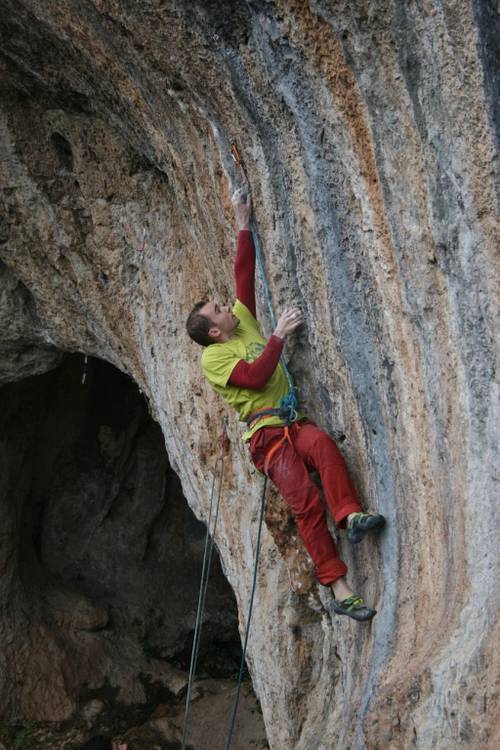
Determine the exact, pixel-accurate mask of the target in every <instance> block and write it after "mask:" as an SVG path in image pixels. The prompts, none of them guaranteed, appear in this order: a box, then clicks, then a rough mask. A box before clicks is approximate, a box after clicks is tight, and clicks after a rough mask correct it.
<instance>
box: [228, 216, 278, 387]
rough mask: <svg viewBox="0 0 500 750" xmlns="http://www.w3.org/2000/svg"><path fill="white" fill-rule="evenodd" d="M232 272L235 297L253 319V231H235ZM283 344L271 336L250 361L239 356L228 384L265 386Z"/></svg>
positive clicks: (254, 312) (254, 310)
mask: <svg viewBox="0 0 500 750" xmlns="http://www.w3.org/2000/svg"><path fill="white" fill-rule="evenodd" d="M234 275H235V278H236V296H237V298H238V299H239V300H240V302H243V304H244V305H245V307H247V308H248V309H249V310H250V312H251V313H252V315H253V316H254V318H255V317H256V307H255V247H254V244H253V237H252V232H251V231H250V230H248V229H242V230H241V231H240V232H239V233H238V243H237V248H236V258H235V261H234ZM283 346H284V341H283V339H280V338H279V337H278V336H274V335H273V336H271V338H270V339H269V341H268V342H267V344H266V346H265V348H264V351H263V352H262V354H261V355H260V356H259V357H257V359H255V360H254V361H253V362H245V360H244V359H240V360H239V362H238V363H237V364H236V365H235V367H234V369H233V371H232V373H231V376H230V378H229V382H230V383H231V385H235V386H238V387H239V388H254V389H255V390H261V389H262V388H264V386H265V385H266V383H267V381H268V380H269V378H270V377H271V375H272V374H273V372H274V371H275V369H276V367H277V366H278V362H279V360H280V356H281V352H282V351H283Z"/></svg>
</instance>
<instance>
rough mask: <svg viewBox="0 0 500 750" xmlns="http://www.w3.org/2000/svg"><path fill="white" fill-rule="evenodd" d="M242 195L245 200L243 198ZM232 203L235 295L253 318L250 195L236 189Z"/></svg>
mask: <svg viewBox="0 0 500 750" xmlns="http://www.w3.org/2000/svg"><path fill="white" fill-rule="evenodd" d="M244 197H246V201H244V200H243V198H244ZM232 204H233V208H234V214H235V217H236V223H237V225H238V230H239V231H238V242H237V247H236V258H235V261H234V276H235V280H236V297H237V299H239V301H240V302H243V304H244V305H245V307H247V308H248V309H249V310H250V312H251V313H252V315H253V316H254V318H255V316H256V307H255V247H254V244H253V237H252V232H251V231H250V216H251V214H252V197H251V196H250V194H249V193H248V190H246V191H245V189H244V188H241V189H240V190H236V192H235V193H234V195H233V197H232Z"/></svg>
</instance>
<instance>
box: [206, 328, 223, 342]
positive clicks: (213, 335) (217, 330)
mask: <svg viewBox="0 0 500 750" xmlns="http://www.w3.org/2000/svg"><path fill="white" fill-rule="evenodd" d="M208 335H209V336H210V337H211V338H212V339H216V338H217V337H218V336H220V328H217V326H212V327H211V328H209V329H208Z"/></svg>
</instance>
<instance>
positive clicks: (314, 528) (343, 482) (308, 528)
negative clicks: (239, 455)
mask: <svg viewBox="0 0 500 750" xmlns="http://www.w3.org/2000/svg"><path fill="white" fill-rule="evenodd" d="M283 435H284V428H283V427H261V429H260V430H257V432H256V433H254V435H252V438H251V440H250V455H251V457H252V461H253V462H254V464H255V466H256V467H257V468H258V469H259V471H263V469H264V462H265V459H266V455H268V453H269V451H270V449H271V448H272V447H273V445H275V444H276V443H277V442H278V441H279V440H280V439H281V438H282V437H283ZM311 469H315V470H316V471H318V472H319V474H320V477H321V484H322V486H323V493H324V495H325V498H326V501H327V504H328V508H329V509H330V512H331V514H332V516H333V519H334V521H335V523H336V525H337V526H345V519H346V517H347V516H348V515H349V513H357V512H359V511H360V510H361V506H360V504H359V501H358V498H357V495H356V490H355V489H354V487H353V484H352V482H351V480H350V478H349V474H348V472H347V467H346V464H345V461H344V458H343V456H342V454H341V453H340V451H339V450H338V448H337V446H336V445H335V443H334V442H333V440H332V439H331V438H330V437H329V436H328V435H327V434H326V433H325V432H323V430H320V429H319V427H316V425H315V424H313V423H312V422H308V421H307V420H306V421H302V422H295V423H294V424H292V425H291V427H290V428H289V441H287V440H285V442H284V443H283V444H282V445H281V446H280V447H279V448H278V449H277V450H276V451H275V452H274V453H273V454H272V456H271V458H270V461H269V464H268V467H267V474H268V476H269V478H270V479H271V480H272V481H273V483H274V484H275V485H276V487H277V488H278V489H279V491H280V493H281V495H282V497H283V499H284V500H285V501H286V502H287V503H288V505H289V506H290V507H291V508H292V510H293V512H294V514H295V518H296V522H297V527H298V530H299V533H300V536H301V537H302V539H303V541H304V544H305V546H306V548H307V551H308V552H309V554H310V556H311V558H312V560H313V562H314V563H315V565H316V575H317V576H318V580H319V582H320V583H322V584H324V585H327V584H329V583H332V582H333V581H335V580H336V579H337V578H340V577H341V576H343V575H345V574H346V573H347V566H346V564H345V563H344V562H342V560H341V559H340V557H339V553H338V550H337V547H336V545H335V542H334V541H333V539H332V536H331V534H330V532H329V531H328V526H327V523H326V509H325V505H324V503H323V501H322V499H321V495H320V492H319V489H318V487H317V486H316V485H315V484H314V482H313V481H312V479H311V477H310V476H309V470H311Z"/></svg>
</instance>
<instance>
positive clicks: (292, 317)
mask: <svg viewBox="0 0 500 750" xmlns="http://www.w3.org/2000/svg"><path fill="white" fill-rule="evenodd" d="M303 322H304V316H303V315H302V310H301V309H300V307H292V308H291V309H290V310H285V312H284V313H282V314H281V315H280V317H279V320H278V323H277V325H276V329H275V330H274V332H273V333H274V335H275V336H278V338H280V339H284V338H286V336H288V334H289V333H292V331H295V329H296V328H298V327H299V326H300V325H302V323H303Z"/></svg>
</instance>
